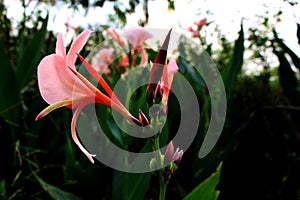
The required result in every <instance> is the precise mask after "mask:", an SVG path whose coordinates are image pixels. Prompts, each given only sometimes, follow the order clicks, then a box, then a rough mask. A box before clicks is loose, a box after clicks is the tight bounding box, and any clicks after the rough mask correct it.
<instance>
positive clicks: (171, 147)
mask: <svg viewBox="0 0 300 200" xmlns="http://www.w3.org/2000/svg"><path fill="white" fill-rule="evenodd" d="M173 154H174V145H173V142H172V141H171V142H170V143H169V144H168V146H167V149H166V152H165V157H164V164H165V165H168V164H170V162H172V158H173Z"/></svg>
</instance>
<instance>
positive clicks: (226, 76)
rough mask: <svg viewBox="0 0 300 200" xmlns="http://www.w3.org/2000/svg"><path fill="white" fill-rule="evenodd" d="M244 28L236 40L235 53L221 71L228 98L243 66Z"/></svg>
mask: <svg viewBox="0 0 300 200" xmlns="http://www.w3.org/2000/svg"><path fill="white" fill-rule="evenodd" d="M244 49H245V47H244V30H243V25H241V30H240V34H239V37H238V39H237V40H236V42H235V45H234V49H233V54H232V57H231V59H230V62H229V64H228V65H227V66H226V67H225V68H224V70H223V71H222V72H221V74H222V78H223V81H224V85H225V89H226V96H227V99H230V97H231V94H232V91H233V88H234V84H235V81H236V79H237V75H238V73H239V71H240V70H241V68H242V65H243V58H244Z"/></svg>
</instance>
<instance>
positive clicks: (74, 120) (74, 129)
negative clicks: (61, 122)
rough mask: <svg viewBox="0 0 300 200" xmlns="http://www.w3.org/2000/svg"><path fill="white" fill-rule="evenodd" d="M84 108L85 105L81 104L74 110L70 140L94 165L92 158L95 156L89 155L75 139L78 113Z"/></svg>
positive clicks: (76, 138)
mask: <svg viewBox="0 0 300 200" xmlns="http://www.w3.org/2000/svg"><path fill="white" fill-rule="evenodd" d="M85 106H86V104H81V105H80V106H78V108H77V109H76V110H75V112H74V114H73V118H72V122H71V135H72V139H73V141H74V142H75V144H77V146H78V147H79V149H80V150H81V151H82V152H83V153H84V154H85V155H86V157H87V158H88V159H89V160H90V161H91V162H92V163H94V159H93V157H95V156H96V155H95V154H90V153H89V152H88V151H87V150H86V149H85V148H84V147H83V146H82V144H81V143H80V141H79V140H78V137H77V133H76V122H77V119H78V117H79V113H80V112H81V111H82V109H83V108H84V107H85Z"/></svg>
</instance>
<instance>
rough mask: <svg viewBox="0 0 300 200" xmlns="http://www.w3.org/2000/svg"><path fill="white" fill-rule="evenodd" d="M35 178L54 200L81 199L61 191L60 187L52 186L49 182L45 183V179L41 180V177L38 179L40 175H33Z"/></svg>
mask: <svg viewBox="0 0 300 200" xmlns="http://www.w3.org/2000/svg"><path fill="white" fill-rule="evenodd" d="M33 175H34V177H35V178H36V180H38V182H39V183H40V185H41V186H42V188H43V189H44V190H45V191H46V192H47V193H48V194H49V195H50V196H51V197H52V198H53V199H58V200H60V199H64V200H80V198H79V197H77V196H75V195H74V194H72V193H69V192H66V191H63V190H61V189H59V188H58V187H55V186H53V185H51V184H48V183H47V182H45V181H44V180H43V179H41V178H40V177H38V175H36V174H35V173H33Z"/></svg>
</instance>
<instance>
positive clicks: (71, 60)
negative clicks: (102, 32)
mask: <svg viewBox="0 0 300 200" xmlns="http://www.w3.org/2000/svg"><path fill="white" fill-rule="evenodd" d="M91 33H92V31H91V30H86V31H83V32H82V33H81V34H80V35H78V37H77V38H76V39H75V40H74V42H73V43H72V45H71V47H70V49H69V52H68V54H67V63H66V65H67V66H70V67H72V68H73V69H75V66H74V64H75V60H76V54H77V53H79V52H80V51H81V49H82V48H83V46H84V45H85V43H86V42H87V39H88V37H89V36H90V34H91Z"/></svg>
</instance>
